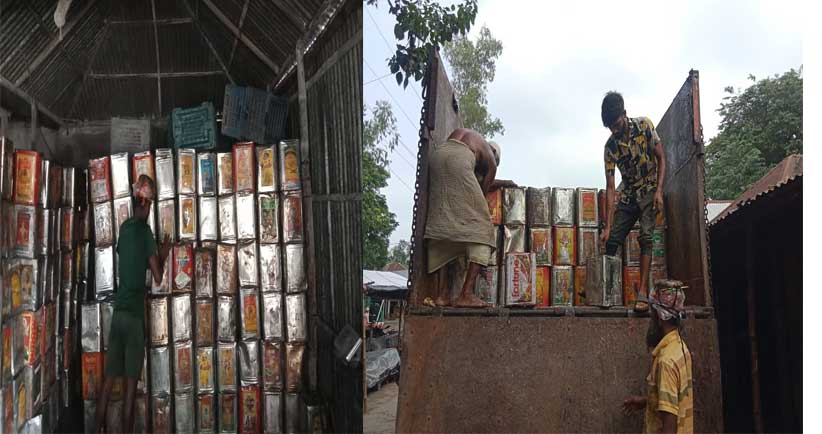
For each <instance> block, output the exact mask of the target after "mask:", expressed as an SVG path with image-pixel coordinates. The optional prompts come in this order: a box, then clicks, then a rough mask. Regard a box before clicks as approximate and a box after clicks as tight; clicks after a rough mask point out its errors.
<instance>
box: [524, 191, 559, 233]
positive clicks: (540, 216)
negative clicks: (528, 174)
mask: <svg viewBox="0 0 822 434" xmlns="http://www.w3.org/2000/svg"><path fill="white" fill-rule="evenodd" d="M551 191H552V190H551V187H545V188H534V187H528V190H526V193H525V203H526V210H527V215H526V219H525V220H526V222H527V223H528V226H529V227H549V226H551Z"/></svg>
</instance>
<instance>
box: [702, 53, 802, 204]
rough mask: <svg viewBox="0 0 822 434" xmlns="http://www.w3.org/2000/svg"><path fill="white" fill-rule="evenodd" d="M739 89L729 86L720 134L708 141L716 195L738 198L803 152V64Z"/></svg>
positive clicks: (710, 178)
mask: <svg viewBox="0 0 822 434" xmlns="http://www.w3.org/2000/svg"><path fill="white" fill-rule="evenodd" d="M748 78H749V79H750V80H751V81H752V82H753V84H752V85H751V86H750V87H748V88H747V89H745V90H744V91H741V92H740V91H739V89H734V88H733V87H727V88H725V91H726V92H727V93H728V94H729V95H728V96H726V97H725V98H724V102H723V103H722V104H721V106H720V108H719V110H718V112H719V113H720V114H721V115H722V122H720V124H719V134H717V136H716V137H714V138H713V139H712V140H711V142H710V145H708V146H707V147H706V154H707V155H706V159H705V162H706V166H707V167H706V171H707V176H706V185H707V189H708V196H709V197H710V198H711V199H735V198H736V197H737V196H739V195H740V194H741V193H742V192H744V191H745V190H746V189H747V188H748V187H750V186H751V185H752V184H753V183H754V182H756V181H757V180H758V179H759V178H761V177H762V176H763V175H764V174H765V173H767V171H768V170H770V169H772V168H773V167H774V166H776V165H777V164H779V162H780V161H782V159H784V158H785V157H787V156H788V155H790V154H794V153H801V152H802V68H801V67H800V68H799V70H798V71H797V70H794V69H791V70H790V71H788V72H786V73H784V74H782V75H775V76H774V77H772V78H765V79H762V80H758V81H757V79H756V77H754V76H753V75H750V76H748Z"/></svg>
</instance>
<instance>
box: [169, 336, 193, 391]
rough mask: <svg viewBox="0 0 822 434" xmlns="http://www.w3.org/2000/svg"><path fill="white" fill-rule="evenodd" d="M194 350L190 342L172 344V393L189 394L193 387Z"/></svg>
mask: <svg viewBox="0 0 822 434" xmlns="http://www.w3.org/2000/svg"><path fill="white" fill-rule="evenodd" d="M193 351H194V349H193V347H192V345H191V341H187V342H178V343H176V344H174V391H175V392H189V391H191V389H192V387H193V386H194V352H193Z"/></svg>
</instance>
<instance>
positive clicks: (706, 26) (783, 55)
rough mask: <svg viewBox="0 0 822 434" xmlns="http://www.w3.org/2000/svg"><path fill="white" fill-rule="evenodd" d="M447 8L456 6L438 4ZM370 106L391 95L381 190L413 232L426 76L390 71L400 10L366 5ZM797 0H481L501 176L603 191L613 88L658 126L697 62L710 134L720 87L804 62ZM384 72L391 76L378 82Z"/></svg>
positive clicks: (402, 235) (405, 230) (634, 112)
mask: <svg viewBox="0 0 822 434" xmlns="http://www.w3.org/2000/svg"><path fill="white" fill-rule="evenodd" d="M442 3H444V4H450V3H451V2H442ZM364 7H365V9H366V13H365V14H364V15H363V23H364V27H365V35H364V38H363V48H364V58H365V63H366V65H365V66H364V68H363V83H364V95H365V104H366V105H368V106H373V105H374V102H375V101H378V100H386V101H388V102H389V103H390V104H391V105H392V108H393V110H394V114H395V116H396V117H397V124H398V127H399V132H400V140H401V142H402V144H401V145H400V147H399V149H397V150H396V151H395V152H394V153H393V155H392V157H391V158H392V163H391V179H390V180H389V181H388V187H387V188H385V189H383V193H384V194H385V195H386V197H387V199H388V206H389V208H390V209H391V211H392V212H394V213H395V214H396V216H397V220H398V222H399V226H398V227H397V229H396V231H394V233H393V234H392V236H391V244H392V245H393V244H395V243H397V242H398V241H399V240H401V239H409V237H410V234H411V222H412V210H413V187H414V178H415V173H416V151H417V142H418V134H419V133H418V129H419V117H420V107H421V104H422V103H421V101H422V100H421V99H420V84H419V83H414V84H413V85H409V87H408V88H407V89H405V90H403V89H402V87H400V86H397V83H396V81H395V80H394V77H393V76H390V75H388V76H387V77H385V76H386V75H387V74H388V73H389V70H388V66H387V61H386V59H387V58H389V57H390V56H391V54H392V53H393V51H392V49H391V48H390V47H393V46H394V43H395V41H394V39H393V34H394V32H393V26H394V17H393V16H392V15H390V14H388V11H387V9H388V8H387V5H386V4H385V3H384V2H381V5H380V7H379V8H375V7H373V6H367V5H366V6H364ZM800 9H801V8H800V7H799V3H798V2H795V1H779V2H777V1H744V0H734V1H721V2H718V1H703V0H700V1H688V2H651V1H642V2H615V1H603V2H552V1H524V0H516V1H512V0H508V1H503V0H485V1H484V0H480V2H479V14H478V15H477V19H476V21H475V23H474V27H473V28H472V31H471V34H470V36H471V37H472V38H476V35H477V34H478V33H479V29H480V27H481V26H482V25H486V26H487V27H488V28H489V29H490V30H491V33H492V34H493V35H494V37H495V38H497V39H499V40H500V41H501V42H502V44H503V52H502V55H501V56H500V58H499V59H498V60H497V74H496V78H495V80H494V82H493V83H491V85H490V86H489V89H488V109H489V111H490V112H491V113H492V114H493V115H494V116H496V117H498V118H500V119H501V120H502V122H503V124H504V126H505V134H504V135H503V136H498V137H496V138H495V140H497V141H498V142H499V143H500V145H501V147H502V162H501V165H500V167H499V170H498V172H497V177H498V178H503V179H513V180H514V181H515V182H517V183H518V184H520V185H523V186H540V187H543V186H551V187H598V188H604V185H605V180H604V172H603V163H602V147H603V145H604V143H605V140H606V139H607V137H608V131H607V130H606V129H605V128H604V127H603V126H602V123H601V120H600V111H599V110H600V104H601V102H602V97H603V95H604V94H605V92H607V91H609V90H617V91H619V92H621V93H622V95H623V96H624V97H625V108H626V110H627V112H628V116H648V117H650V118H651V119H652V120H653V122H654V123H655V124H656V123H658V122H659V120H660V119H661V118H662V115H663V114H664V113H665V111H666V110H667V108H668V105H669V104H670V102H671V100H672V99H673V98H674V96H675V95H676V92H677V91H678V90H679V88H680V86H682V84H683V83H684V81H685V79H686V78H687V76H688V71H689V70H690V69H691V68H693V69H697V70H699V77H700V98H701V105H702V125H703V130H704V135H705V139H706V141H707V140H709V139H710V138H712V137H713V136H715V135H716V133H717V129H718V125H719V121H720V117H719V115H718V113H717V112H716V109H718V108H719V105H720V103H721V102H722V98H723V97H724V96H725V94H724V88H725V87H726V86H729V85H732V86H735V87H738V86H742V87H745V86H748V85H749V84H750V81H748V80H747V77H748V74H753V75H755V76H756V77H757V78H763V77H766V76H772V75H774V74H779V73H783V72H785V71H788V70H789V69H790V68H799V66H800V65H801V64H802V30H801V22H802V19H803V17H802V13H801V11H800ZM381 77H385V78H382V79H379V78H381Z"/></svg>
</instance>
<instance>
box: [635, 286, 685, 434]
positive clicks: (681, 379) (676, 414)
mask: <svg viewBox="0 0 822 434" xmlns="http://www.w3.org/2000/svg"><path fill="white" fill-rule="evenodd" d="M655 286H656V287H657V288H656V290H655V291H654V292H653V293H651V297H650V299H649V301H650V305H651V322H650V325H649V327H648V334H647V335H646V342H647V344H648V347H649V348H654V350H653V352H652V356H653V362H652V363H651V372H650V373H649V374H648V377H647V378H646V379H645V382H646V384H647V396H644V397H643V396H632V397H630V398H628V399H627V400H626V401H625V402H624V403H623V410H624V411H625V413H626V414H633V413H636V412H638V411H640V410H642V409H644V410H645V432H646V433H678V434H682V433H688V434H691V433H693V432H694V398H693V374H692V371H691V369H692V366H693V364H692V363H691V352H690V351H689V350H688V346H687V345H685V342H684V341H683V340H682V337H681V336H680V334H679V331H680V330H681V329H682V320H683V318H684V317H683V313H684V311H685V292H684V291H683V290H682V282H677V281H673V280H665V281H657V282H656V285H655Z"/></svg>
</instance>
